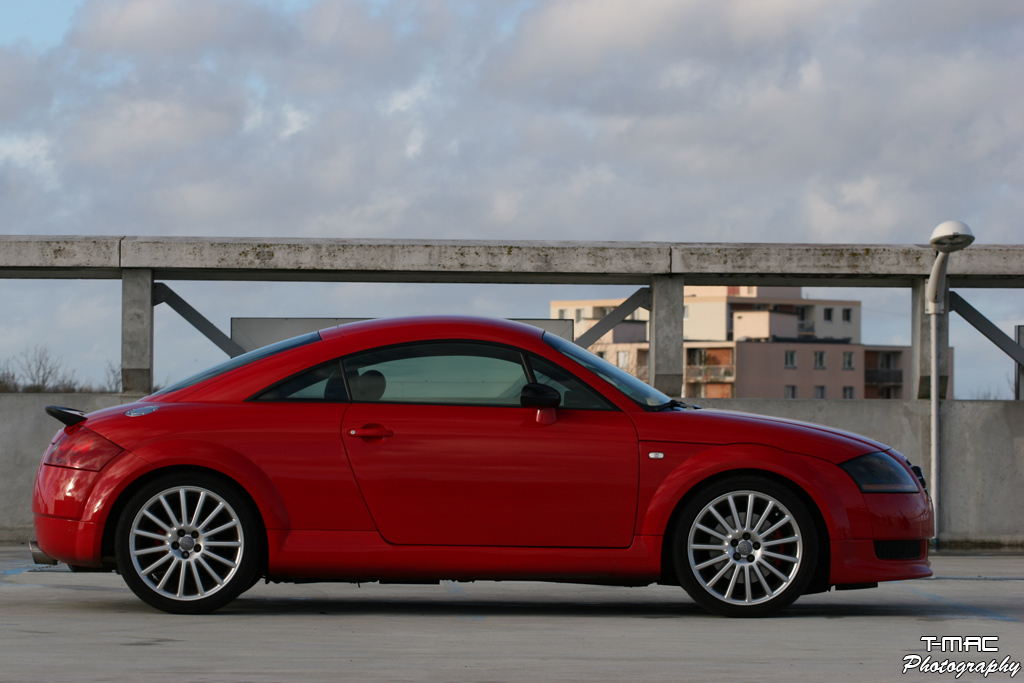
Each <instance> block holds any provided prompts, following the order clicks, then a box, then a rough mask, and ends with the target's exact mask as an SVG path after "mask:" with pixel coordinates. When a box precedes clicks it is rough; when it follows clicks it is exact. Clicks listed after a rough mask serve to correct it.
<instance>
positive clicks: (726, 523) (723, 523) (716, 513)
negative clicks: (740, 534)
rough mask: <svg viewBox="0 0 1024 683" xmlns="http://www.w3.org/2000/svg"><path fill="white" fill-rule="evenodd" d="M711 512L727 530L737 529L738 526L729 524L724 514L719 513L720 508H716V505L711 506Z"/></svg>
mask: <svg viewBox="0 0 1024 683" xmlns="http://www.w3.org/2000/svg"><path fill="white" fill-rule="evenodd" d="M711 514H713V515H714V516H715V519H717V520H718V522H719V523H720V524H721V525H722V527H723V528H724V529H725V530H726V531H736V528H735V527H732V526H729V522H727V521H725V518H723V517H722V515H720V514H718V510H716V509H715V508H714V507H712V508H711Z"/></svg>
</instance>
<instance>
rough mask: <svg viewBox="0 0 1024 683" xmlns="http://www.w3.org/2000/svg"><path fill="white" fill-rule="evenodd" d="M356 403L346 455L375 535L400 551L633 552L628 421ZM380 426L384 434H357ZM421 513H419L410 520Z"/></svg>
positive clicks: (633, 462)
mask: <svg viewBox="0 0 1024 683" xmlns="http://www.w3.org/2000/svg"><path fill="white" fill-rule="evenodd" d="M409 413H410V411H409V410H408V406H406V405H400V404H371V403H356V404H353V405H352V407H351V408H349V410H348V412H347V413H346V415H345V420H344V425H343V429H342V432H343V434H344V441H345V448H346V450H347V452H348V455H349V458H350V459H351V461H352V467H353V469H354V470H355V472H356V475H357V476H358V479H359V483H360V487H361V488H362V491H363V495H364V496H365V498H366V502H367V504H368V505H369V508H370V511H371V513H372V514H373V518H374V520H375V521H376V523H377V528H378V529H379V530H380V532H381V535H382V536H383V537H384V538H385V539H386V540H387V541H388V542H389V543H395V544H399V545H454V546H466V545H492V546H532V547H544V546H547V547H584V548H585V547H592V548H627V547H629V546H630V545H631V544H632V542H633V529H634V522H635V518H636V497H637V477H638V474H637V470H638V467H637V460H638V458H637V436H636V429H635V428H634V427H633V423H632V421H631V420H630V419H629V418H628V417H627V416H626V415H624V414H623V413H619V412H599V411H591V410H571V411H570V410H566V411H561V413H562V414H561V416H560V417H559V419H558V421H557V422H555V423H554V424H550V425H545V424H539V423H538V422H537V419H536V416H537V411H536V409H530V408H497V407H481V406H434V405H427V406H417V409H416V410H415V411H413V414H409ZM369 425H381V426H383V427H384V428H386V429H388V430H390V431H393V432H394V435H393V436H391V437H387V438H382V439H379V438H359V437H356V436H350V435H349V432H350V431H352V430H353V429H358V428H364V427H367V426H369ZM410 510H416V511H417V513H416V514H415V515H412V514H409V511H410Z"/></svg>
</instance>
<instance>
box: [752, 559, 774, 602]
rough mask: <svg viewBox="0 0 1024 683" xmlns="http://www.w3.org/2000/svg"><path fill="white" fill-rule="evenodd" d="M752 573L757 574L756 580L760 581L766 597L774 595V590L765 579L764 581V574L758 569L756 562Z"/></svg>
mask: <svg viewBox="0 0 1024 683" xmlns="http://www.w3.org/2000/svg"><path fill="white" fill-rule="evenodd" d="M754 574H756V575H757V580H758V581H760V582H761V585H762V586H764V592H765V593H767V594H768V597H769V598H770V597H772V596H773V595H775V591H773V590H772V587H771V586H769V585H768V582H767V581H765V578H764V574H762V573H761V570H760V569H758V567H757V565H756V564H755V565H754Z"/></svg>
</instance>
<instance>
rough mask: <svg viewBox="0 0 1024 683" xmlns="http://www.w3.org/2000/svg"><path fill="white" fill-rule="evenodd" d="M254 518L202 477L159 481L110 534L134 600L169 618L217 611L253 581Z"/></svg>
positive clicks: (223, 486) (223, 487)
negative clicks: (113, 537)
mask: <svg viewBox="0 0 1024 683" xmlns="http://www.w3.org/2000/svg"><path fill="white" fill-rule="evenodd" d="M257 515H258V513H257V512H256V511H255V510H254V509H253V506H252V504H251V502H250V501H249V500H248V499H247V498H246V497H245V496H244V495H242V494H241V493H240V492H239V491H238V490H237V489H236V488H235V487H234V486H232V485H230V484H228V483H226V482H224V481H223V480H222V479H220V478H218V477H216V476H213V475H210V474H206V473H202V472H191V473H177V474H168V475H165V476H162V477H160V478H158V479H156V480H154V481H152V482H150V483H149V484H147V485H146V486H144V487H143V488H142V489H140V490H139V491H137V492H136V493H135V495H133V496H132V497H131V499H130V500H129V501H128V503H127V505H126V506H125V508H124V511H123V512H122V514H121V518H120V520H119V521H118V524H117V529H116V531H115V550H116V554H117V568H118V571H119V572H120V574H121V576H122V577H124V581H125V583H127V584H128V587H129V588H131V589H132V592H134V593H135V595H137V596H138V597H139V598H140V599H141V600H143V601H144V602H146V603H147V604H149V605H151V606H153V607H155V608H157V609H159V610H163V611H164V612H170V613H172V614H206V613H209V612H212V611H214V610H217V609H220V608H221V607H223V606H224V605H226V604H228V603H229V602H231V601H232V600H234V599H235V598H237V597H238V596H239V595H241V594H242V593H243V592H244V591H246V590H248V588H249V587H250V586H252V585H253V584H254V583H255V581H256V580H257V579H258V574H257V572H258V569H259V565H260V558H261V557H262V540H261V538H260V534H259V528H260V527H259V524H258V523H257Z"/></svg>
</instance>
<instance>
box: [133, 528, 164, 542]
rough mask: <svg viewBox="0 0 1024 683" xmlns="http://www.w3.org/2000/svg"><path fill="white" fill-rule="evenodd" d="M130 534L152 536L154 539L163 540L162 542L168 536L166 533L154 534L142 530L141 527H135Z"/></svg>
mask: <svg viewBox="0 0 1024 683" xmlns="http://www.w3.org/2000/svg"><path fill="white" fill-rule="evenodd" d="M132 535H133V536H144V537H145V538H152V539H153V540H154V541H163V542H164V543H166V542H167V539H168V538H170V536H169V535H167V534H154V533H152V532H151V531H143V530H142V529H135V530H134V531H132Z"/></svg>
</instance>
